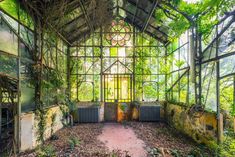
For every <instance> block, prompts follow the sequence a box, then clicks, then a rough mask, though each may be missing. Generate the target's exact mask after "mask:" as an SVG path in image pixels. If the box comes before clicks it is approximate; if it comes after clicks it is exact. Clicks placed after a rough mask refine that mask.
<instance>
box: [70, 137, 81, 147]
mask: <svg viewBox="0 0 235 157" xmlns="http://www.w3.org/2000/svg"><path fill="white" fill-rule="evenodd" d="M68 144H69V147H70V149H72V150H73V149H74V148H75V147H77V146H79V145H80V144H81V141H80V139H79V138H78V137H70V139H69V140H68Z"/></svg>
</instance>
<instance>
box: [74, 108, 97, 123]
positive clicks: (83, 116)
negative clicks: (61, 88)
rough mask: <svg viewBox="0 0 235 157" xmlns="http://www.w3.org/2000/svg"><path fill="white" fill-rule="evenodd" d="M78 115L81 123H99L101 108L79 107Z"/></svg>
mask: <svg viewBox="0 0 235 157" xmlns="http://www.w3.org/2000/svg"><path fill="white" fill-rule="evenodd" d="M77 114H78V122H79V123H98V122H99V115H100V107H98V106H84V107H83V106H79V107H78V112H77Z"/></svg>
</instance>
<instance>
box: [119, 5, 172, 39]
mask: <svg viewBox="0 0 235 157" xmlns="http://www.w3.org/2000/svg"><path fill="white" fill-rule="evenodd" d="M120 8H121V9H123V10H124V11H126V12H127V13H128V14H130V15H131V16H134V15H133V14H132V13H131V12H130V11H128V10H126V9H125V8H122V7H120ZM136 19H138V20H139V21H143V20H142V19H141V18H140V17H138V16H136ZM129 23H132V22H129ZM133 23H134V21H133ZM149 26H150V27H152V28H154V29H155V30H156V31H158V32H159V33H161V34H163V35H164V36H166V37H168V35H167V34H166V33H165V32H163V31H161V30H160V29H159V28H160V27H157V28H156V27H155V26H153V25H151V24H149ZM140 30H141V29H140Z"/></svg>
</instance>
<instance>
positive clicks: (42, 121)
mask: <svg viewBox="0 0 235 157" xmlns="http://www.w3.org/2000/svg"><path fill="white" fill-rule="evenodd" d="M36 116H37V119H38V130H37V133H38V136H37V141H39V142H41V143H44V142H45V139H44V133H45V130H46V119H47V110H45V109H44V105H43V103H38V104H37V109H36Z"/></svg>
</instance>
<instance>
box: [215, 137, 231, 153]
mask: <svg viewBox="0 0 235 157" xmlns="http://www.w3.org/2000/svg"><path fill="white" fill-rule="evenodd" d="M234 137H235V136H231V137H226V139H225V141H224V142H223V143H221V144H220V145H219V146H218V150H219V154H220V156H226V157H233V156H235V138H234Z"/></svg>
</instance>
